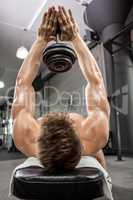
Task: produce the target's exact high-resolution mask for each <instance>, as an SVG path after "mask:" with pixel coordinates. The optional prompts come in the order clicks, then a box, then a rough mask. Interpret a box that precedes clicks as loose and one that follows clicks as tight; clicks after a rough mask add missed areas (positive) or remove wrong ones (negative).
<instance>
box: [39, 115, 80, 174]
mask: <svg viewBox="0 0 133 200" xmlns="http://www.w3.org/2000/svg"><path fill="white" fill-rule="evenodd" d="M39 151H40V152H39V157H40V161H41V163H42V165H43V166H44V167H45V168H46V169H47V170H48V171H49V172H56V171H62V170H67V169H68V170H70V169H73V168H74V167H75V166H76V165H77V164H78V162H79V160H80V157H81V144H80V140H79V138H78V136H77V135H76V133H75V130H74V128H73V125H72V122H71V121H70V119H69V117H68V115H67V114H63V113H50V114H47V115H46V116H45V120H44V123H43V124H42V132H41V136H40V139H39Z"/></svg>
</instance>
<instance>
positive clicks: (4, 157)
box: [0, 151, 133, 200]
mask: <svg viewBox="0 0 133 200" xmlns="http://www.w3.org/2000/svg"><path fill="white" fill-rule="evenodd" d="M24 160H25V158H24V157H23V156H22V155H21V154H19V153H7V152H5V151H0V200H8V199H9V197H8V189H9V183H10V177H11V174H12V171H13V169H14V168H15V167H16V166H17V165H19V164H20V163H22V162H23V161H24ZM107 162H108V171H109V173H110V175H111V177H112V182H113V195H114V200H132V199H133V158H124V159H123V161H121V162H118V161H117V160H116V157H111V156H109V157H107ZM10 199H11V200H17V199H16V198H14V197H13V198H10Z"/></svg>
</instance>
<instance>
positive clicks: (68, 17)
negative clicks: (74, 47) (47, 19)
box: [57, 6, 79, 41]
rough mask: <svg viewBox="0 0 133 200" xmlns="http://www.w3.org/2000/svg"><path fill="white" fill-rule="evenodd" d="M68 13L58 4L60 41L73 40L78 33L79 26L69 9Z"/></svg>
mask: <svg viewBox="0 0 133 200" xmlns="http://www.w3.org/2000/svg"><path fill="white" fill-rule="evenodd" d="M68 13H69V14H68ZM68 13H67V12H66V10H65V8H64V7H60V6H59V11H58V13H57V15H58V23H59V26H60V30H61V35H60V36H59V39H60V40H61V41H63V40H64V41H73V40H74V39H75V38H76V36H77V35H78V34H79V28H78V25H77V24H76V22H75V20H74V18H73V16H72V12H71V10H68Z"/></svg>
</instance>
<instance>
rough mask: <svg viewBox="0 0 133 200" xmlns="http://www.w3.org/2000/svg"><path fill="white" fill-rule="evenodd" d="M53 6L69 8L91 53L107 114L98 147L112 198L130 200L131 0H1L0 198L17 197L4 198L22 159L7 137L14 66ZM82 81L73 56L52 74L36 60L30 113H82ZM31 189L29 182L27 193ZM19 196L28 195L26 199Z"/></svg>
mask: <svg viewBox="0 0 133 200" xmlns="http://www.w3.org/2000/svg"><path fill="white" fill-rule="evenodd" d="M58 5H61V6H64V7H65V8H66V9H69V8H71V10H72V13H73V16H74V18H75V19H76V21H77V23H78V25H79V29H80V34H81V36H82V38H83V40H84V42H85V43H86V45H87V46H88V48H89V49H90V50H91V52H92V54H93V56H94V57H95V59H96V61H97V63H98V66H99V68H100V71H101V73H102V76H103V79H104V84H105V87H106V91H107V97H108V101H109V104H110V109H111V115H110V128H109V133H110V134H109V140H108V143H107V145H106V146H105V147H104V149H103V151H104V154H105V157H106V159H107V171H108V173H109V175H110V176H111V179H112V185H113V187H112V193H113V198H114V200H132V199H133V127H132V123H133V1H132V0H126V1H125V0H58V1H57V0H49V1H47V0H38V1H33V0H28V1H26V0H19V1H17V0H12V1H10V0H5V1H3V2H1V5H0V200H8V199H11V200H17V199H22V198H18V196H17V195H16V196H15V195H14V196H9V187H10V180H11V176H12V173H13V170H14V169H15V168H16V167H17V166H19V165H20V164H21V163H23V162H24V161H25V160H26V156H25V155H24V154H22V153H21V152H20V151H19V150H18V149H17V147H16V146H15V144H14V141H13V137H12V136H13V121H12V116H11V107H12V102H13V98H14V87H15V81H16V77H17V73H18V70H19V69H20V67H21V65H22V63H23V60H24V59H25V58H26V56H27V54H28V52H29V50H30V47H31V45H32V44H33V42H34V41H35V39H36V34H37V30H38V26H39V24H40V21H41V18H42V16H43V13H44V12H45V11H46V10H47V9H48V8H49V7H50V6H55V7H57V6H58ZM86 84H87V82H86V80H85V78H84V76H83V75H82V73H81V70H80V68H79V64H78V60H76V62H75V63H74V64H73V66H72V68H71V69H70V70H69V71H67V72H64V73H58V72H53V71H51V70H50V69H49V68H48V67H47V65H46V63H44V62H42V64H41V65H40V69H39V72H38V75H37V77H36V78H35V80H34V81H33V87H34V89H35V91H36V111H35V112H36V117H40V116H42V115H45V113H49V112H60V111H61V112H72V113H79V114H81V115H83V116H84V117H86V116H87V109H86V103H85V94H84V89H85V86H86ZM50 187H51V186H50V185H49V191H51V189H50ZM93 189H94V188H93ZM22 190H23V188H22ZM33 190H34V189H33V188H32V186H31V191H33ZM43 190H45V188H44V189H43ZM66 190H67V188H66ZM94 190H96V189H94ZM79 191H80V187H79ZM58 192H59V191H58ZM81 192H82V191H81ZM88 192H89V191H88ZM95 192H96V191H95ZM68 193H69V191H68ZM20 196H21V195H20ZM97 197H98V196H97ZM73 198H74V197H73ZM75 198H77V196H75ZM25 199H31V198H29V197H26V198H25ZM42 199H46V200H47V199H48V200H49V199H50V198H45V195H44V197H43V198H42ZM58 199H60V198H58ZM64 199H65V198H64ZM68 199H71V198H66V200H68ZM81 199H83V200H89V199H99V200H102V199H107V197H105V196H103V197H101V196H99V198H95V196H94V198H93V196H92V197H91V198H89V196H88V197H87V196H85V197H84V198H81ZM32 200H33V198H32Z"/></svg>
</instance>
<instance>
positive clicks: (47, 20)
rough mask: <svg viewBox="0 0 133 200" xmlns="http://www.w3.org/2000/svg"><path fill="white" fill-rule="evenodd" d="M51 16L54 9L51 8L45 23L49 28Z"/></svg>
mask: <svg viewBox="0 0 133 200" xmlns="http://www.w3.org/2000/svg"><path fill="white" fill-rule="evenodd" d="M51 14H52V8H49V10H48V14H47V16H46V22H45V25H46V26H48V23H49V19H50V17H51Z"/></svg>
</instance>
